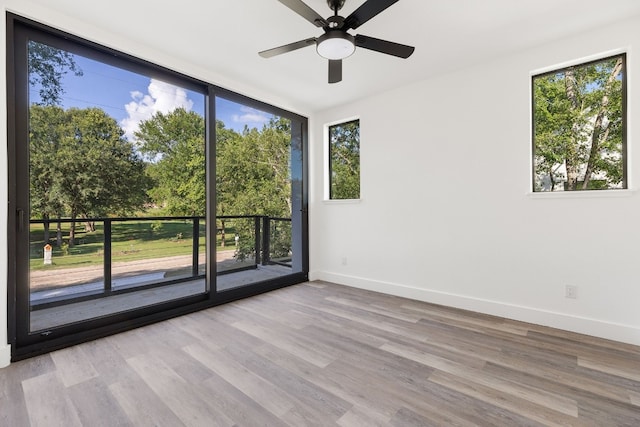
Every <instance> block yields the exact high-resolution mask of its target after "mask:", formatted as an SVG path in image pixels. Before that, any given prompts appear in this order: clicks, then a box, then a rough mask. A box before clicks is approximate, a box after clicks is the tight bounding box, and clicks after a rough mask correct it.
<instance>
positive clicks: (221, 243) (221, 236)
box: [220, 220, 225, 247]
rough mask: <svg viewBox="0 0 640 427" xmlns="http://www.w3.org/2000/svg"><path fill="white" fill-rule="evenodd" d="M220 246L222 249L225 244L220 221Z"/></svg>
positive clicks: (222, 226) (222, 223) (222, 222)
mask: <svg viewBox="0 0 640 427" xmlns="http://www.w3.org/2000/svg"><path fill="white" fill-rule="evenodd" d="M220 246H221V247H224V246H225V242H224V221H223V220H220Z"/></svg>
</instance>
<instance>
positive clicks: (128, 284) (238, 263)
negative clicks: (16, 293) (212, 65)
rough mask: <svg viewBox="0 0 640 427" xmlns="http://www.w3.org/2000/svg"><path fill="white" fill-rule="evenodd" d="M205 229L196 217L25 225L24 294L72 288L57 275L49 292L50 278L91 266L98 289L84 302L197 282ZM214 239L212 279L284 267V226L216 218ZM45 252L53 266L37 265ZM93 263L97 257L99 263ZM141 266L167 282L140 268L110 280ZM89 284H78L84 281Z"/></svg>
mask: <svg viewBox="0 0 640 427" xmlns="http://www.w3.org/2000/svg"><path fill="white" fill-rule="evenodd" d="M205 223H206V221H205V218H204V217H200V216H179V217H175V216H170V217H169V216H157V217H141V218H83V219H76V220H75V221H73V220H71V219H66V218H65V219H58V218H56V219H33V220H30V225H31V233H30V236H31V242H30V258H31V260H30V262H31V275H32V278H31V285H32V287H31V290H32V292H34V291H36V290H37V289H36V288H37V286H40V287H41V288H47V287H49V288H50V287H56V286H58V287H64V286H72V285H73V283H68V282H69V280H70V279H69V280H67V277H64V276H65V275H64V274H59V276H62V277H58V278H57V280H58V283H57V285H56V284H51V283H53V282H55V280H54V279H55V275H56V271H60V272H62V271H64V272H67V271H73V269H81V268H87V267H83V266H84V265H89V266H93V267H92V268H89V269H92V271H93V274H94V275H95V274H98V275H100V276H101V277H99V278H98V276H94V279H93V280H94V283H97V282H100V281H101V282H102V286H101V289H99V290H98V291H93V292H90V297H91V298H95V297H101V296H108V295H112V294H114V293H121V292H130V291H132V290H139V289H141V288H147V287H154V286H162V285H168V284H174V283H180V282H186V281H191V280H195V279H202V278H204V277H205V265H206V259H205V256H206V249H205V248H206V243H205V240H206V232H205V230H206V224H205ZM72 224H73V225H74V228H75V229H76V230H77V231H76V232H75V233H74V234H75V236H74V239H73V240H74V241H70V231H71V228H72ZM45 230H48V231H45ZM216 231H217V233H216V244H215V246H213V245H212V248H213V247H215V249H216V253H217V254H218V256H217V257H216V259H217V260H218V262H216V274H217V275H221V274H229V273H234V272H238V271H240V270H247V269H255V268H258V266H259V265H269V264H280V265H286V266H291V264H290V263H291V218H273V217H268V216H263V215H237V216H228V215H227V216H219V217H217V218H216ZM45 239H46V241H45ZM47 244H48V245H49V247H48V249H49V250H51V251H53V260H54V261H53V266H47V265H43V260H44V251H45V246H46V245H47ZM220 254H224V256H223V257H222V258H223V259H224V261H220V259H221V256H220ZM96 257H101V258H102V259H101V262H99V261H96ZM145 260H147V261H149V262H151V261H154V260H157V261H158V263H159V265H160V269H161V270H164V271H166V274H164V275H163V277H157V274H156V276H154V275H153V274H148V273H149V271H150V269H148V270H145V269H144V268H142V267H140V268H141V270H140V271H135V270H133V271H130V272H128V273H121V272H119V273H114V268H115V269H121V267H122V266H123V265H124V264H127V262H128V263H129V264H135V263H138V262H139V263H141V264H142V265H144V264H145ZM164 260H171V261H172V262H173V261H175V260H177V261H176V262H177V263H178V265H172V266H169V264H170V263H169V262H168V261H167V262H165V261H164ZM156 268H157V267H156ZM61 269H62V270H61ZM145 273H147V274H145ZM126 276H128V277H126ZM37 277H42V279H41V283H39V284H38V283H35V285H34V281H35V280H36V278H37ZM89 277H90V275H89V276H88V278H86V279H80V280H85V282H88V281H91V280H92V279H91V278H89ZM125 277H126V280H125ZM47 281H49V282H51V283H47ZM65 281H67V284H66V285H65ZM68 300H69V298H65V301H66V302H68ZM37 304H38V303H34V305H37Z"/></svg>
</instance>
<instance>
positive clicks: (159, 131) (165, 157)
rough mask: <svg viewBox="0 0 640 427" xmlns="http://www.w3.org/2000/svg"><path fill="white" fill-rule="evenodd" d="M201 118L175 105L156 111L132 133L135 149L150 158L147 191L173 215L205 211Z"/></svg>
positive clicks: (202, 126)
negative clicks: (149, 180) (152, 184)
mask: <svg viewBox="0 0 640 427" xmlns="http://www.w3.org/2000/svg"><path fill="white" fill-rule="evenodd" d="M204 136H205V122H204V118H203V117H202V116H200V115H198V114H197V113H195V112H193V111H187V110H185V109H184V108H178V109H176V110H174V111H172V112H170V113H166V114H164V113H156V114H155V115H154V116H153V117H152V118H151V119H149V120H146V121H143V122H142V123H140V128H139V130H138V131H137V132H136V133H135V137H136V139H137V142H138V144H139V145H138V148H139V150H140V151H141V152H142V153H143V154H145V155H146V156H147V157H148V158H149V160H150V161H151V163H150V165H149V167H148V173H149V176H150V177H151V178H152V179H153V181H154V183H155V185H154V188H153V189H151V191H150V192H149V194H150V196H151V198H152V199H153V200H154V201H155V202H156V203H157V204H159V205H166V208H167V211H168V212H169V213H171V214H173V215H198V216H203V215H204V214H205V211H206V191H205V185H206V163H205V144H204V141H205V138H204Z"/></svg>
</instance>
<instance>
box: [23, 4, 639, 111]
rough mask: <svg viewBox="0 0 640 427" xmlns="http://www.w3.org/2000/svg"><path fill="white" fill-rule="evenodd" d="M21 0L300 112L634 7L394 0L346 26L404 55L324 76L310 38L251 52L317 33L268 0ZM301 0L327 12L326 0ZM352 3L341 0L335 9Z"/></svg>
mask: <svg viewBox="0 0 640 427" xmlns="http://www.w3.org/2000/svg"><path fill="white" fill-rule="evenodd" d="M31 2H32V3H35V4H41V5H42V6H43V7H46V8H55V10H56V11H57V12H59V13H61V14H64V15H68V16H70V17H71V18H75V19H78V20H81V21H83V22H85V23H87V24H90V25H92V26H96V27H98V28H100V29H101V30H105V31H109V32H115V33H116V34H119V35H120V36H124V37H126V38H130V39H132V40H135V41H136V43H138V44H142V45H146V46H149V47H150V48H152V49H154V50H159V51H162V52H168V53H170V54H171V55H172V56H174V57H176V58H178V59H180V60H181V61H185V62H187V63H191V64H193V65H195V66H197V67H201V68H203V69H207V70H211V71H212V72H214V73H216V74H218V75H223V76H230V79H232V80H235V81H239V82H242V84H243V85H245V86H247V87H255V88H260V90H261V91H262V92H264V93H269V94H272V95H273V96H275V97H278V98H281V99H287V100H289V101H290V102H291V104H292V105H296V106H298V109H300V110H302V111H303V112H305V113H311V112H315V111H319V110H324V109H327V108H330V107H332V106H335V105H340V104H343V103H346V102H349V101H352V100H355V99H358V98H362V97H366V96H368V95H371V94H374V93H376V92H380V91H386V90H389V89H392V88H394V87H397V86H401V85H405V84H408V83H411V82H413V81H418V80H422V79H425V78H428V77H429V76H433V75H436V74H440V73H443V72H446V71H450V70H454V69H459V68H462V67H466V66H469V65H472V64H474V63H478V62H481V61H483V60H485V59H487V58H492V57H497V56H502V55H507V54H510V53H513V52H516V51H518V50H522V49H526V48H528V47H532V46H535V45H539V44H543V43H547V42H549V41H552V40H554V39H557V38H560V37H563V36H566V35H569V34H573V33H578V32H582V31H587V30H589V29H590V28H594V27H597V26H601V25H604V24H608V23H610V22H612V21H615V20H618V19H621V18H626V17H630V16H632V15H638V14H640V0H607V1H603V0H400V1H399V2H398V3H396V4H394V5H393V6H391V7H390V8H389V9H387V10H386V11H384V12H382V13H381V14H380V15H378V16H377V17H375V18H374V19H372V20H370V21H369V22H367V23H365V24H364V25H362V26H361V27H360V28H358V30H352V31H351V33H352V34H365V35H369V36H373V37H377V38H382V39H387V40H391V41H395V42H398V43H403V44H409V45H413V46H415V47H416V51H415V53H414V54H413V56H412V57H410V58H409V59H406V60H403V59H399V58H395V57H391V56H387V55H383V54H379V53H375V52H371V51H368V50H365V49H358V50H357V51H356V52H355V54H354V55H353V56H351V57H350V58H347V59H346V60H344V67H343V81H342V82H341V83H338V84H333V85H329V84H328V83H327V64H326V60H324V59H322V58H320V57H319V56H318V55H317V54H316V52H315V48H314V47H307V48H304V49H300V50H298V51H295V52H290V53H287V54H284V55H281V56H278V57H274V58H271V59H263V58H261V57H259V56H258V51H261V50H265V49H269V48H272V47H276V46H280V45H283V44H287V43H290V42H294V41H298V40H302V39H305V38H308V37H313V36H319V35H321V34H322V29H320V28H317V27H314V26H313V25H312V24H311V23H309V22H307V21H306V20H304V19H303V18H302V17H300V16H298V15H296V14H295V13H294V12H292V11H291V10H290V9H288V8H287V7H286V6H284V5H282V4H281V3H280V2H278V1H277V0H180V1H174V0H109V1H87V0H56V1H55V2H53V3H52V2H51V0H31ZM306 3H307V4H308V5H309V6H311V7H312V8H313V9H315V10H316V11H317V12H318V13H319V14H320V15H322V16H329V15H331V11H330V10H329V7H328V6H327V3H326V0H306ZM362 3H364V0H347V1H346V4H345V6H344V8H343V9H342V11H341V12H340V14H341V15H342V16H347V15H348V14H349V13H351V12H352V11H353V10H355V9H356V8H357V7H359V6H360V5H361V4H362ZM146 59H153V58H146ZM211 83H218V84H219V82H215V81H214V82H211Z"/></svg>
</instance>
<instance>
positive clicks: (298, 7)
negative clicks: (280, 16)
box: [278, 0, 329, 27]
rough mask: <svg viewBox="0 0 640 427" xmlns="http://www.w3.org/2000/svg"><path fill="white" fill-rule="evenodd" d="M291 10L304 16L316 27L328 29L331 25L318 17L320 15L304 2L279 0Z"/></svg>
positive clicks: (300, 0) (299, 0)
mask: <svg viewBox="0 0 640 427" xmlns="http://www.w3.org/2000/svg"><path fill="white" fill-rule="evenodd" d="M278 1H279V2H280V3H282V4H283V5H285V6H287V7H288V8H289V9H291V10H293V11H294V12H295V13H297V14H298V15H300V16H302V17H303V18H304V19H306V20H307V21H309V22H311V23H312V24H313V25H315V26H316V27H326V26H327V25H329V23H328V22H327V21H325V19H324V18H323V17H322V16H320V15H318V13H317V12H316V11H315V10H313V9H311V8H310V7H309V6H307V4H306V3H304V2H303V1H302V0H278Z"/></svg>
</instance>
